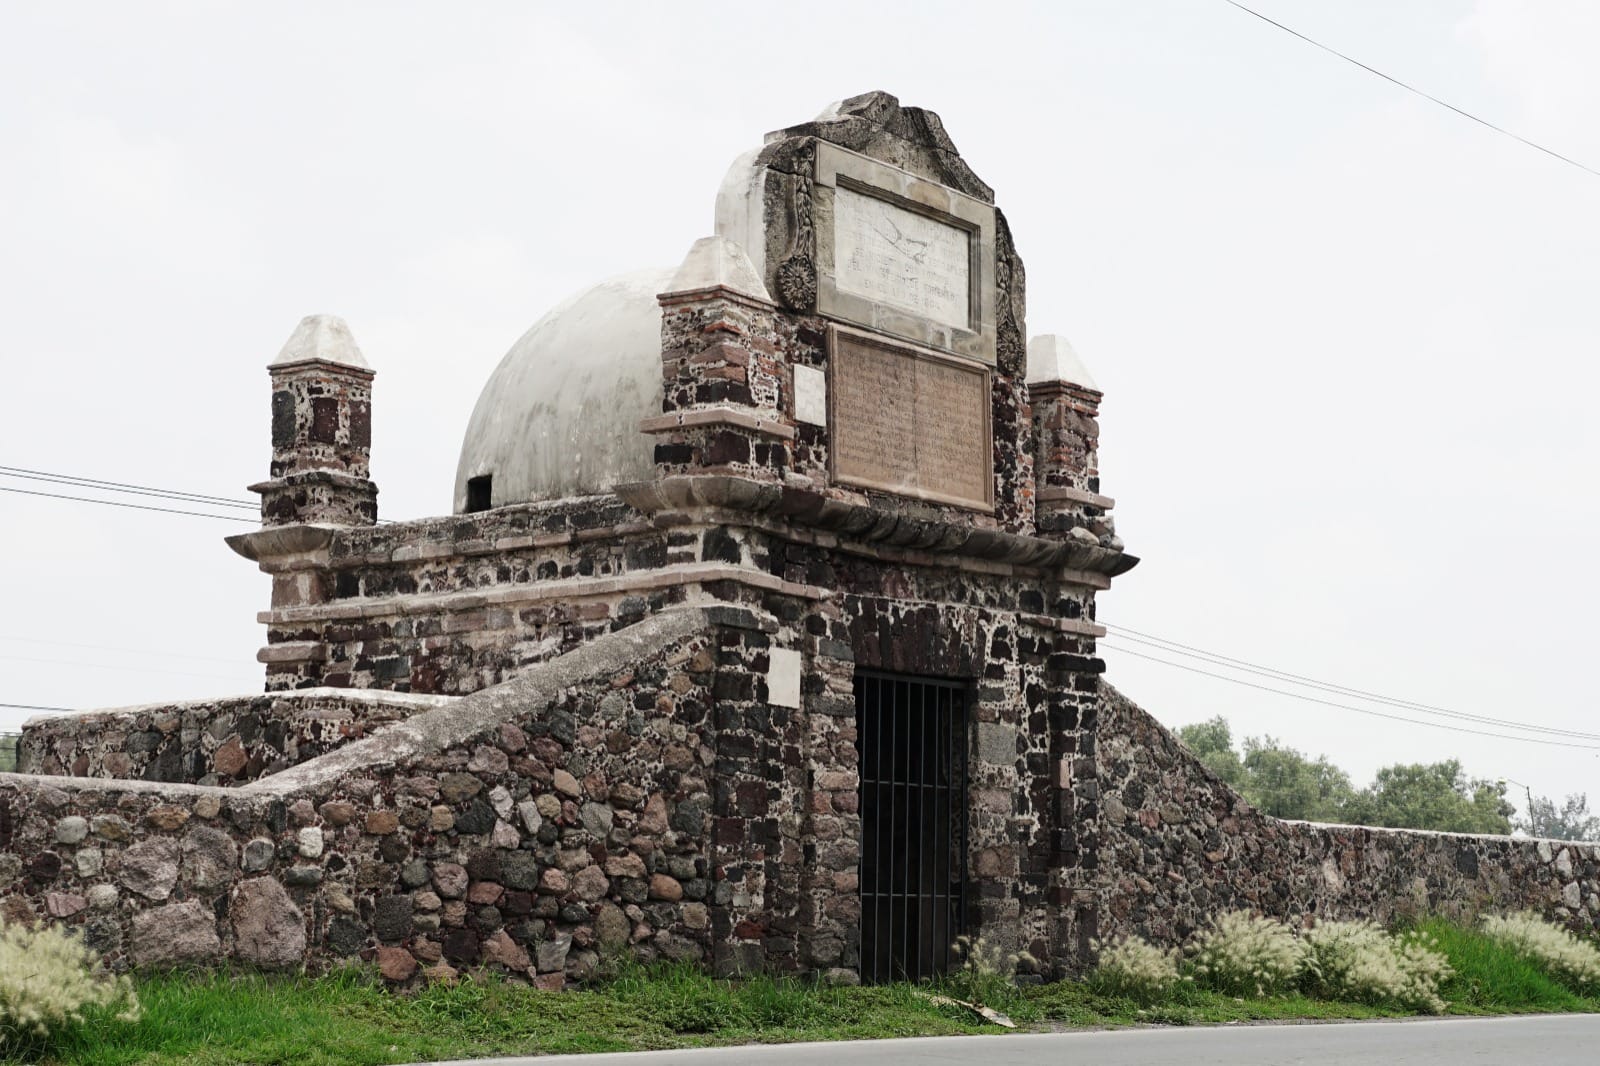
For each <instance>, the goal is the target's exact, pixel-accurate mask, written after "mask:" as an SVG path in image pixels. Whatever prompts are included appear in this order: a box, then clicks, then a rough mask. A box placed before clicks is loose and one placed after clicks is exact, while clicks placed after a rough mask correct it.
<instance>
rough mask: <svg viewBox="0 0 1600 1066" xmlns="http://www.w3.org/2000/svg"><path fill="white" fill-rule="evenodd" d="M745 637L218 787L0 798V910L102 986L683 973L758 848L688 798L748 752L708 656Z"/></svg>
mask: <svg viewBox="0 0 1600 1066" xmlns="http://www.w3.org/2000/svg"><path fill="white" fill-rule="evenodd" d="M760 625H761V622H760V620H759V619H758V618H757V617H756V616H755V615H753V614H751V613H750V612H741V611H733V610H722V611H715V610H713V611H698V610H690V611H678V612H673V613H672V614H671V615H667V616H662V617H661V618H658V619H653V620H651V621H650V622H648V623H645V624H643V625H641V626H638V627H634V628H633V629H630V630H628V631H627V632H624V633H620V634H615V635H612V636H608V637H602V638H599V639H598V640H596V641H594V642H592V643H590V644H589V645H587V646H586V647H585V648H583V649H581V650H579V651H577V652H575V653H573V654H571V655H567V656H563V657H561V658H558V659H555V660H553V661H551V662H549V663H546V664H544V665H543V666H541V667H540V668H539V669H538V670H536V671H533V672H531V673H530V674H528V675H526V676H524V677H521V678H518V679H517V680H515V681H513V682H510V683H508V684H505V685H501V686H497V687H495V688H493V689H490V690H487V691H484V692H480V693H477V694H475V695H474V696H472V697H469V698H467V699H463V700H460V701H455V702H453V703H452V704H451V705H449V706H445V707H441V708H438V709H435V710H432V711H426V712H423V713H421V714H417V715H414V716H412V717H411V718H410V719H409V720H407V721H406V722H404V723H398V724H395V725H393V726H391V727H389V728H388V729H387V730H385V731H384V732H382V733H381V734H379V735H377V736H373V737H369V738H367V739H365V740H361V741H356V742H354V743H351V744H347V745H346V746H344V747H342V748H340V749H338V750H337V751H334V752H330V753H328V754H325V755H322V756H320V757H319V758H316V759H312V760H310V761H309V762H305V763H302V764H301V765H299V766H297V767H293V768H290V769H288V770H285V771H283V772H281V773H279V774H275V775H273V776H271V777H267V778H263V779H261V780H258V781H256V782H253V783H251V784H246V785H243V786H241V787H238V788H231V789H230V788H221V787H207V786H198V785H183V784H156V783H150V782H142V781H117V780H105V779H85V778H67V777H34V776H26V775H19V774H7V775H0V895H3V897H4V900H3V904H0V906H3V913H4V915H5V917H6V919H7V920H17V921H28V920H36V919H46V918H47V919H49V920H52V921H55V922H58V923H62V924H66V925H71V926H81V927H82V928H83V929H84V932H85V934H86V936H87V938H88V940H89V942H90V943H91V944H92V945H93V946H94V947H95V948H97V949H98V950H100V951H101V952H103V953H104V954H105V955H106V956H107V958H108V959H110V960H111V962H112V964H113V965H116V966H126V965H164V964H171V963H191V962H193V963H197V962H206V963H210V962H215V961H218V960H221V959H224V958H234V959H238V960H240V961H243V962H246V963H250V964H254V965H259V966H263V967H268V968H286V967H296V966H299V965H300V964H301V963H302V961H309V962H310V963H311V964H312V965H313V966H320V965H325V964H326V963H328V962H330V961H332V960H335V959H338V958H341V957H352V956H360V957H362V958H366V959H374V960H376V961H377V962H378V963H379V965H380V966H381V967H382V969H383V971H384V973H385V975H386V976H388V977H389V978H391V979H393V980H406V979H409V978H410V977H411V976H412V975H413V974H414V973H415V972H417V971H418V969H419V968H421V967H428V966H437V965H441V964H443V965H448V966H452V967H460V966H466V965H475V964H479V963H484V964H490V965H493V966H499V967H501V968H503V969H505V970H507V971H510V972H514V973H519V974H525V975H527V976H529V977H531V978H534V979H536V980H537V981H538V982H539V983H540V984H543V985H553V986H559V985H560V984H562V983H563V982H564V981H565V980H566V979H567V978H581V977H584V976H587V975H589V974H591V973H593V971H594V968H595V966H596V965H597V964H598V962H599V959H600V957H601V953H602V952H603V951H606V950H613V951H619V952H620V951H631V952H632V953H633V954H635V955H637V956H639V957H643V958H646V959H650V958H661V957H667V958H682V959H693V960H701V959H705V960H709V959H710V958H711V957H712V956H713V954H715V953H716V952H715V951H714V946H715V945H714V941H715V940H717V939H718V938H722V939H727V938H732V937H735V936H737V935H739V930H738V926H739V923H740V922H741V921H742V920H743V919H742V917H741V908H743V910H745V911H748V910H750V909H751V908H752V907H757V906H759V900H755V901H752V900H751V899H750V898H748V893H747V890H744V889H743V886H746V885H748V884H749V880H748V879H747V878H746V876H745V872H744V865H743V860H742V858H741V856H742V853H743V851H744V845H743V844H742V843H741V842H740V841H741V840H743V839H748V838H751V837H756V836H759V835H760V834H761V833H762V832H764V831H763V830H761V829H760V828H759V827H757V828H753V829H750V830H746V831H744V832H741V833H736V832H735V831H734V827H733V826H731V825H728V824H726V823H727V819H726V818H723V817H717V816H715V815H714V813H713V806H714V804H715V803H716V802H718V800H717V797H714V796H713V789H712V785H711V780H712V778H711V773H712V770H713V767H717V766H733V765H735V764H737V763H738V762H739V760H741V759H746V758H747V756H748V753H749V752H750V751H751V750H752V744H753V738H751V737H750V736H749V734H748V732H747V729H746V728H745V726H744V724H742V723H739V722H734V721H727V720H724V721H720V722H719V721H717V720H716V716H714V715H713V714H712V707H713V698H714V693H715V692H716V691H717V690H718V689H719V687H720V688H725V687H726V686H727V684H728V682H727V681H725V680H724V679H723V671H722V670H721V669H720V668H719V666H718V662H719V649H720V648H729V647H731V648H737V647H739V646H740V644H741V640H742V639H743V638H742V636H741V634H743V633H747V632H748V633H751V634H759V633H760V628H759V627H760ZM763 774H764V772H763V771H762V770H761V768H759V767H752V768H751V770H750V773H749V775H748V778H749V780H752V781H760V780H762V779H763ZM745 779H746V778H745V777H744V776H741V775H740V774H738V773H735V774H733V776H732V777H729V778H727V780H729V781H730V782H732V783H733V789H734V792H735V794H736V796H740V797H742V796H744V794H745V793H747V792H748V793H750V795H751V797H752V798H751V799H749V800H748V801H746V800H745V799H743V798H740V799H736V800H735V801H734V802H735V805H736V806H743V807H747V808H749V809H752V810H753V809H754V808H755V807H756V806H758V803H757V800H756V799H755V798H754V796H755V793H756V792H758V791H759V789H745V788H743V786H742V782H743V781H744V780H745ZM730 817H731V816H730ZM714 841H723V842H727V844H728V847H727V848H726V849H724V853H723V856H722V860H718V859H714V857H713V842H714ZM742 890H744V891H746V893H747V894H746V897H745V898H742V899H741V898H739V897H740V894H741V891H742ZM721 954H723V955H728V954H730V953H729V952H727V951H723V952H722V953H721Z"/></svg>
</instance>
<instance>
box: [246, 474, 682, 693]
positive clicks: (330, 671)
mask: <svg viewBox="0 0 1600 1066" xmlns="http://www.w3.org/2000/svg"><path fill="white" fill-rule="evenodd" d="M670 541H671V535H670V533H669V532H668V531H665V530H661V529H657V528H655V527H654V526H652V525H651V523H649V522H648V521H646V520H644V518H643V517H642V516H641V515H639V514H638V512H636V511H633V510H632V509H631V508H629V507H627V506H626V505H625V504H623V503H621V501H619V500H617V499H616V498H615V497H596V498H589V499H584V500H578V501H571V500H569V501H561V502H556V503H550V504H528V505H523V506H517V507H506V508H500V509H497V510H494V511H487V512H482V513H478V514H469V515H459V516H455V517H452V518H440V519H430V520H425V521H420V522H409V523H395V524H392V525H386V526H375V527H365V528H354V529H345V530H339V531H337V532H330V533H329V534H328V535H327V543H326V545H325V546H324V547H323V548H322V549H321V551H322V554H321V556H320V557H319V558H318V559H317V560H316V561H315V562H314V563H313V564H312V565H311V566H310V567H305V566H295V567H294V568H291V569H286V570H285V571H284V572H283V573H282V574H281V575H275V581H274V586H275V588H274V600H273V607H272V610H270V611H268V612H266V613H264V614H263V615H262V616H261V619H262V621H263V622H265V623H266V624H267V642H268V643H267V647H266V648H264V649H263V650H262V652H261V655H260V657H261V659H262V660H263V661H264V662H265V663H266V665H267V687H268V688H269V689H271V690H285V689H294V688H305V687H313V686H319V685H327V686H334V687H340V688H344V687H353V688H379V689H389V690H394V691H399V692H407V691H412V692H426V693H440V694H465V693H468V692H474V691H476V690H478V689H480V688H483V687H485V686H488V685H494V684H498V683H499V682H501V681H503V680H505V679H507V678H509V677H511V676H513V675H514V674H516V673H517V672H518V671H519V670H521V669H522V668H524V667H526V666H528V665H530V664H533V663H537V662H541V661H543V660H545V659H548V658H551V657H552V656H555V655H559V654H562V653H563V652H566V651H570V650H571V649H573V648H575V647H577V646H578V645H580V644H582V643H584V642H585V641H588V640H590V639H592V638H594V637H596V636H599V635H601V634H604V633H608V632H612V631H614V630H616V629H620V628H622V627H623V626H626V625H629V624H632V623H633V622H636V621H638V620H640V619H641V618H644V617H645V616H647V615H648V614H653V613H655V612H657V611H660V610H662V609H663V608H665V607H669V606H672V605H674V604H678V603H682V602H683V601H684V597H683V593H682V587H681V586H682V582H681V581H679V582H676V583H675V582H674V581H673V580H671V579H660V578H658V579H656V580H654V581H652V580H650V579H648V578H644V579H640V580H630V578H632V577H633V576H635V575H638V574H639V573H640V572H642V571H647V570H659V569H660V568H661V567H663V566H664V565H665V564H666V562H667V561H668V556H669V550H670V547H671V544H670ZM280 588H281V589H283V590H284V592H283V594H282V595H280V594H279V591H278V590H279V589H280Z"/></svg>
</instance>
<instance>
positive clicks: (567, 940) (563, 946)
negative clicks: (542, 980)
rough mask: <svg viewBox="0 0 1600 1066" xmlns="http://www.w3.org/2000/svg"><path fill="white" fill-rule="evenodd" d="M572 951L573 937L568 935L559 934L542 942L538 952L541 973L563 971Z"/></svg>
mask: <svg viewBox="0 0 1600 1066" xmlns="http://www.w3.org/2000/svg"><path fill="white" fill-rule="evenodd" d="M571 950H572V937H571V936H570V935H569V934H567V933H558V934H557V935H555V936H554V937H551V938H550V939H549V940H545V941H543V942H541V943H540V944H539V946H538V948H537V950H536V954H537V956H538V967H539V972H540V973H554V972H557V971H559V970H562V969H564V968H565V967H566V965H567V952H569V951H571Z"/></svg>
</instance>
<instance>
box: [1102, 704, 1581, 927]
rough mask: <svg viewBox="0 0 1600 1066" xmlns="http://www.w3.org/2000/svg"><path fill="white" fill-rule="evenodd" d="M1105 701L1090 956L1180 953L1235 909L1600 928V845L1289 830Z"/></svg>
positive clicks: (1156, 729)
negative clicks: (1143, 950) (1095, 950)
mask: <svg viewBox="0 0 1600 1066" xmlns="http://www.w3.org/2000/svg"><path fill="white" fill-rule="evenodd" d="M1102 692H1103V701H1102V709H1101V719H1100V728H1099V732H1098V737H1097V746H1096V749H1095V752H1094V759H1093V762H1094V766H1095V771H1096V778H1095V781H1094V785H1093V788H1085V789H1083V790H1081V791H1082V795H1083V797H1084V798H1085V800H1089V799H1091V798H1092V800H1093V802H1092V804H1089V803H1086V804H1085V807H1084V812H1085V813H1086V814H1089V813H1090V812H1091V811H1092V812H1093V813H1092V819H1091V821H1090V823H1089V824H1090V825H1092V827H1093V828H1092V830H1091V832H1092V835H1093V847H1094V850H1095V852H1096V865H1097V867H1098V878H1097V879H1096V882H1095V883H1094V884H1093V886H1092V887H1090V886H1087V885H1086V886H1085V888H1086V889H1087V891H1085V892H1083V893H1082V894H1081V896H1080V900H1079V907H1080V917H1081V918H1082V919H1085V920H1083V921H1081V922H1080V924H1079V926H1078V929H1077V934H1078V936H1079V937H1080V940H1081V941H1082V942H1081V943H1080V945H1079V948H1080V952H1081V954H1082V957H1084V958H1088V957H1089V953H1088V948H1087V939H1088V938H1089V937H1090V936H1093V935H1099V936H1107V935H1121V934H1124V933H1138V934H1140V935H1142V936H1145V937H1147V938H1149V939H1151V940H1153V941H1155V942H1157V943H1164V944H1175V943H1178V942H1180V941H1181V940H1183V939H1184V938H1185V937H1187V936H1189V935H1190V934H1191V933H1193V932H1194V931H1195V930H1196V929H1197V928H1199V927H1200V926H1202V925H1203V924H1204V923H1205V921H1206V920H1207V919H1209V918H1210V917H1211V916H1213V915H1216V914H1219V913H1221V912H1223V911H1228V910H1236V909H1246V910H1251V911H1257V912H1260V913H1263V914H1268V915H1272V916H1275V917H1280V918H1285V919H1288V920H1289V921H1292V922H1297V923H1299V922H1304V921H1309V920H1310V919H1312V918H1340V919H1342V918H1374V919H1376V920H1378V921H1380V922H1388V921H1390V920H1392V919H1394V918H1396V917H1401V916H1407V915H1419V914H1429V913H1442V914H1446V915H1451V916H1454V917H1462V918H1471V917H1473V916H1475V915H1477V914H1479V913H1483V912H1507V911H1515V910H1520V909H1524V908H1532V909H1534V910H1537V911H1539V912H1541V913H1542V914H1544V915H1545V916H1546V917H1549V918H1551V919H1554V920H1559V921H1562V922H1565V923H1566V924H1568V925H1569V926H1571V927H1573V928H1576V929H1582V930H1586V931H1593V930H1594V928H1595V924H1596V916H1597V915H1600V846H1597V845H1594V844H1574V843H1569V842H1563V841H1551V840H1531V839H1519V838H1513V837H1504V836H1475V835H1468V834H1459V833H1432V832H1422V831H1416V830H1404V829H1374V828H1366V827H1360V826H1341V825H1318V824H1313V823H1309V822H1287V821H1282V820H1280V819H1277V818H1273V817H1270V816H1268V815H1265V814H1262V813H1261V812H1260V811H1257V810H1256V809H1254V808H1253V807H1251V806H1250V805H1249V804H1248V803H1247V802H1246V801H1245V800H1244V799H1243V798H1242V797H1240V796H1239V795H1238V794H1237V793H1236V792H1234V791H1233V789H1232V788H1230V787H1229V786H1228V785H1227V784H1226V783H1224V782H1223V781H1222V780H1221V779H1220V778H1218V777H1217V776H1216V775H1215V774H1213V773H1212V772H1211V771H1209V770H1207V769H1206V768H1205V766H1203V765H1202V764H1201V763H1200V762H1199V760H1198V759H1197V758H1195V756H1194V755H1193V754H1191V753H1190V752H1189V750H1188V749H1187V748H1185V747H1184V746H1183V745H1182V744H1181V743H1180V742H1179V741H1178V740H1177V738H1175V737H1174V736H1173V735H1172V734H1171V733H1170V732H1168V731H1167V730H1166V729H1165V728H1163V727H1162V726H1161V725H1160V723H1158V722H1156V720H1155V719H1153V718H1152V717H1150V715H1149V714H1147V713H1146V712H1144V711H1143V710H1141V709H1139V708H1138V707H1137V706H1135V705H1134V704H1133V703H1132V702H1130V701H1129V700H1128V699H1127V698H1126V697H1124V696H1123V695H1122V694H1121V693H1119V692H1117V691H1116V690H1115V689H1113V688H1111V687H1110V686H1109V685H1107V686H1104V688H1103V689H1102ZM1094 908H1098V915H1097V917H1098V921H1094V920H1092V918H1093V917H1095V916H1094V915H1092V914H1091V911H1092V910H1093V909H1094Z"/></svg>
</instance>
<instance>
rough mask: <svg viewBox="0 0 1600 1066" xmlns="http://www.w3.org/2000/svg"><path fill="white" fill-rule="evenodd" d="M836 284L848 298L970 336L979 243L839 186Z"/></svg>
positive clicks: (835, 210)
mask: <svg viewBox="0 0 1600 1066" xmlns="http://www.w3.org/2000/svg"><path fill="white" fill-rule="evenodd" d="M833 214H834V238H833V240H834V247H833V255H834V278H835V282H836V284H837V285H838V286H839V289H840V290H841V291H843V292H848V293H854V294H855V295H857V296H862V297H865V298H866V299H869V300H874V301H876V302H878V303H884V304H888V305H889V306H891V307H897V308H899V309H900V310H902V311H909V312H911V313H912V314H914V315H921V316H922V317H924V318H931V319H933V320H934V321H935V322H942V323H943V324H945V325H947V326H955V327H956V328H958V329H966V328H968V327H969V326H970V325H971V321H972V305H971V299H972V295H971V294H972V273H971V272H972V239H971V237H970V235H969V234H968V233H967V231H966V230H964V229H961V228H959V227H957V226H952V225H949V224H948V223H945V222H940V221H939V220H938V219H935V218H930V217H929V216H927V215H924V214H920V213H918V212H916V211H912V210H909V209H908V208H904V207H901V206H899V205H898V204H892V203H890V202H889V201H887V200H883V199H880V198H878V197H876V196H869V195H867V194H866V193H863V192H857V191H856V190H855V189H852V188H849V187H848V186H845V185H840V186H839V189H838V192H837V194H836V195H835V197H834V201H833Z"/></svg>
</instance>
